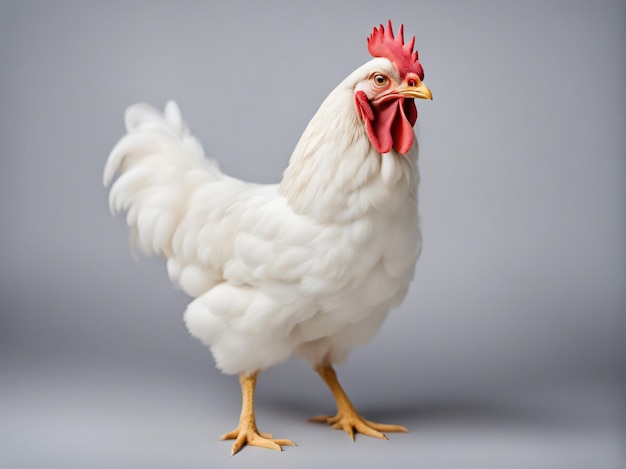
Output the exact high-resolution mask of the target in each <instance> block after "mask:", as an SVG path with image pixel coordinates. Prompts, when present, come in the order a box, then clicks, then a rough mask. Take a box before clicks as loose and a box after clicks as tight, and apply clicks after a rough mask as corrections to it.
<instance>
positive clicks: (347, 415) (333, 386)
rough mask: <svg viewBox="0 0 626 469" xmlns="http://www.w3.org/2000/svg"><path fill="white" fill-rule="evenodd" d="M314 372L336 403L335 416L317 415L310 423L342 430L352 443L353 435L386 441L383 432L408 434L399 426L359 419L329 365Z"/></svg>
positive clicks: (321, 366)
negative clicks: (323, 424)
mask: <svg viewBox="0 0 626 469" xmlns="http://www.w3.org/2000/svg"><path fill="white" fill-rule="evenodd" d="M316 371H317V372H318V374H319V375H320V376H321V378H322V379H323V380H324V382H325V383H326V384H327V385H328V387H329V388H330V390H331V392H332V393H333V396H334V397H335V401H337V415H335V416H329V415H319V416H317V417H311V418H310V419H309V421H310V422H320V423H327V424H329V425H332V426H333V428H335V429H343V430H344V431H345V432H346V433H348V435H350V438H352V441H354V433H355V432H357V433H363V434H364V435H369V436H372V437H375V438H381V439H385V440H386V439H387V436H385V434H384V433H383V432H408V430H407V429H406V428H405V427H403V426H401V425H387V424H384V423H376V422H370V421H369V420H365V419H364V418H363V417H361V416H360V415H359V414H358V413H357V411H356V410H355V409H354V406H353V405H352V403H351V402H350V399H348V396H347V395H346V393H345V392H344V390H343V388H342V387H341V384H339V381H338V380H337V374H336V373H335V370H334V369H333V367H332V366H330V365H320V366H319V367H318V368H317V369H316Z"/></svg>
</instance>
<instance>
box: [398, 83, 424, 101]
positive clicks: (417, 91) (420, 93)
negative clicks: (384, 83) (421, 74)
mask: <svg viewBox="0 0 626 469" xmlns="http://www.w3.org/2000/svg"><path fill="white" fill-rule="evenodd" d="M398 94H401V95H403V96H406V97H408V98H419V99H433V94H432V93H431V92H430V90H429V89H428V86H426V85H425V84H424V83H420V84H419V85H417V86H407V85H403V86H401V87H399V88H398Z"/></svg>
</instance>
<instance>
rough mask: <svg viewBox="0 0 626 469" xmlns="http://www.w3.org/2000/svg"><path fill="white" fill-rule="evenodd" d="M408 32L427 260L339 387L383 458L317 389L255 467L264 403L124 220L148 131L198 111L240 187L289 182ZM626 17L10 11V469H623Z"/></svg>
mask: <svg viewBox="0 0 626 469" xmlns="http://www.w3.org/2000/svg"><path fill="white" fill-rule="evenodd" d="M388 18H391V19H392V21H394V23H395V24H396V25H399V24H400V23H404V24H405V30H406V33H407V35H408V36H410V35H413V34H415V35H416V46H417V48H418V49H419V51H420V59H421V61H422V64H423V66H424V70H425V73H426V77H425V82H426V83H427V85H428V86H429V87H430V88H431V90H432V91H433V94H434V101H432V102H419V103H418V108H419V120H418V123H417V133H418V136H419V139H420V145H421V146H420V148H421V153H420V169H421V173H422V183H421V186H420V192H419V197H420V213H421V216H422V230H423V236H424V247H423V254H422V256H421V259H420V261H419V263H418V268H417V275H416V278H415V281H414V283H413V285H412V288H411V290H410V293H409V295H408V298H407V300H406V302H405V303H404V304H403V305H402V306H401V307H399V308H398V309H397V310H396V311H395V312H393V314H391V315H390V317H389V319H388V321H387V322H386V324H385V326H384V327H383V329H382V331H381V332H380V334H379V335H378V336H377V338H376V339H375V340H374V341H373V342H372V343H370V344H368V345H367V346H364V347H362V348H360V349H357V350H355V352H354V353H353V355H352V356H351V358H350V360H349V361H348V362H347V364H346V365H345V366H342V367H340V368H339V375H340V379H342V381H343V383H344V386H345V388H346V390H347V392H348V394H349V395H350V396H351V397H352V399H353V401H354V402H355V404H356V405H357V407H358V408H359V409H360V410H361V411H362V413H363V414H364V415H365V416H366V417H369V418H372V419H378V420H380V421H383V422H390V423H398V424H403V425H406V426H408V427H409V428H410V429H411V433H408V434H391V435H389V436H390V440H389V441H378V440H374V439H370V438H366V437H359V436H357V441H356V443H352V442H350V440H349V438H348V437H347V436H346V435H345V434H343V433H341V432H336V431H332V430H331V429H329V428H327V427H325V426H320V425H315V424H310V423H307V422H306V418H307V417H308V416H310V415H313V414H319V413H330V412H332V411H334V407H333V405H334V404H333V400H332V397H331V395H330V393H329V392H328V390H327V389H326V387H325V386H324V384H323V383H322V382H321V381H320V380H319V378H318V377H317V376H316V375H315V373H313V372H312V371H311V370H310V369H309V368H308V367H307V365H306V364H304V363H303V362H300V361H297V360H290V361H288V362H286V363H284V364H281V365H279V366H277V367H275V368H273V369H271V370H269V371H268V372H266V373H264V374H263V375H261V377H260V380H259V384H258V394H257V412H258V422H259V425H260V428H261V430H264V431H268V432H273V433H274V434H275V435H276V436H277V437H280V438H291V439H293V440H295V441H296V442H297V443H298V444H299V446H298V447H297V448H286V449H285V451H284V452H283V453H275V452H271V451H266V450H261V449H257V448H246V449H244V451H242V453H241V454H239V455H237V456H236V457H234V458H232V459H231V458H230V457H229V453H230V443H225V442H219V441H217V438H218V436H219V435H220V434H221V433H223V432H226V431H229V430H231V429H232V428H234V427H235V426H236V423H237V419H238V416H239V405H240V395H239V386H238V382H237V379H236V377H232V376H225V375H221V374H220V373H219V372H218V371H217V370H216V369H215V368H214V367H213V363H212V357H211V355H210V353H209V350H208V349H206V348H204V347H203V346H202V345H201V344H200V343H199V342H197V341H195V340H194V339H192V338H191V337H190V336H189V335H188V334H187V332H186V330H185V327H184V324H183V322H182V313H183V311H184V309H185V306H186V304H187V303H188V301H189V298H188V297H186V296H185V295H184V294H183V293H182V292H180V291H178V290H176V289H175V288H174V287H173V286H172V285H171V284H170V282H169V280H168V278H167V275H166V272H165V269H164V264H163V262H162V260H160V259H140V260H135V259H133V257H132V255H131V253H130V250H129V248H128V232H127V229H126V227H125V225H124V220H123V217H118V218H113V217H111V216H110V214H109V211H108V201H107V191H106V190H105V189H104V188H103V187H102V183H101V178H102V169H103V165H104V162H105V159H106V157H107V155H108V153H109V151H110V149H111V148H112V147H113V145H114V144H115V143H116V141H117V139H118V138H119V137H120V136H121V135H122V133H123V120H122V116H123V112H124V109H125V108H126V107H127V106H128V105H130V104H132V103H135V102H138V101H146V102H149V103H152V104H154V105H156V106H159V107H162V106H163V105H164V103H165V102H166V100H168V99H176V100H177V101H178V103H179V104H180V106H181V109H182V111H183V115H184V117H185V118H186V120H187V121H188V123H189V126H190V128H191V129H192V131H193V132H194V133H195V134H196V135H197V136H198V137H199V139H200V140H201V141H202V142H203V143H204V145H205V150H206V152H207V154H209V155H210V156H212V157H214V158H216V159H217V160H218V161H219V163H220V165H221V167H222V169H223V170H224V171H225V172H227V173H228V174H230V175H233V176H236V177H239V178H243V179H247V180H252V181H257V182H267V183H269V182H277V181H279V179H280V177H281V173H282V170H283V169H284V167H285V166H286V164H287V161H288V159H289V156H290V153H291V150H292V149H293V147H294V145H295V144H296V142H297V140H298V138H299V136H300V133H301V132H302V130H303V129H304V127H305V126H306V124H307V122H308V120H309V119H310V118H311V116H312V115H313V114H314V112H315V111H316V109H317V107H318V106H319V104H320V103H321V102H322V100H323V99H324V98H325V96H326V95H327V94H328V93H329V92H330V91H331V90H332V89H333V88H334V86H335V85H336V84H338V83H339V82H340V81H341V80H342V79H343V78H344V77H345V76H346V75H348V74H349V73H350V72H351V71H352V70H354V69H356V68H357V67H358V66H360V65H361V64H362V63H364V62H365V61H367V60H369V58H370V57H369V55H368V53H367V48H366V41H365V39H366V37H367V36H368V35H369V33H370V32H371V29H372V27H373V26H375V25H377V24H378V23H380V22H386V20H387V19H388ZM624 20H625V10H624V5H623V2H620V1H617V0H614V1H613V0H599V1H594V2H591V1H579V0H574V1H569V0H568V1H565V0H562V1H557V0H548V1H539V0H530V1H524V2H519V1H508V0H506V1H496V0H474V1H461V0H444V1H434V0H432V1H420V2H416V1H404V2H403V1H350V2H348V1H315V2H312V1H308V2H304V1H293V2H287V1H285V2H279V1H264V2H252V1H250V2H237V1H233V2H217V1H200V0H198V1H177V2H174V1H119V0H113V1H108V2H88V1H87V2H86V1H66V0H59V1H54V2H50V1H34V0H26V1H20V2H18V1H4V2H1V3H0V116H1V119H2V120H1V125H0V201H1V202H0V223H1V228H0V353H1V359H0V366H1V367H2V369H1V373H0V415H1V417H0V466H1V467H7V468H13V467H16V468H17V467H28V468H30V467H64V468H72V467H77V468H78V467H80V468H84V467H115V468H126V467H128V468H131V467H132V468H141V467H150V468H157V467H164V468H167V467H181V468H209V467H210V468H213V467H272V468H276V467H322V466H326V467H347V466H350V467H375V466H377V467H382V466H386V467H419V468H434V467H440V468H474V467H477V468H483V469H487V468H504V467H506V468H531V467H532V468H537V469H543V468H550V469H551V468H565V467H567V468H589V467H594V468H597V469H613V468H617V467H621V464H622V462H623V453H622V449H621V445H622V441H623V437H622V429H623V427H622V417H623V415H624V414H623V407H622V405H623V403H622V399H623V395H622V391H623V389H622V385H623V382H622V379H621V369H622V359H623V332H624V328H623V324H624V321H623V317H622V313H623V308H624V291H623V290H624V280H625V279H624V259H625V257H624V227H625V220H624V213H625V212H624V201H625V197H624V194H625V192H624V176H625V174H626V173H625V168H624V166H625V165H624V149H625V148H624V143H625V140H624V129H625V122H624V84H625V80H624V65H625V47H624V44H625V41H624V39H625V37H624V29H625V28H624V24H625V22H624Z"/></svg>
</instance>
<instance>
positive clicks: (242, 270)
mask: <svg viewBox="0 0 626 469" xmlns="http://www.w3.org/2000/svg"><path fill="white" fill-rule="evenodd" d="M414 41H415V37H413V38H412V39H411V41H410V42H409V43H408V44H405V42H404V37H403V28H402V26H401V27H400V30H399V32H398V34H397V35H396V36H394V34H393V30H392V25H391V21H389V23H388V25H387V27H386V28H385V27H384V26H383V25H380V27H378V28H374V30H373V32H372V34H371V36H370V37H369V38H368V41H367V42H368V50H369V52H370V54H371V55H372V56H373V57H374V58H373V59H372V60H370V61H369V62H367V63H366V64H364V65H363V66H361V67H360V68H358V69H357V70H355V71H354V72H353V73H351V74H350V75H349V76H348V77H347V78H346V79H345V80H343V81H342V82H341V83H340V84H339V85H338V86H337V87H336V88H335V89H334V90H333V91H332V92H331V94H330V95H329V96H328V97H327V98H326V100H325V101H324V102H323V103H322V105H321V107H320V108H319V110H318V111H317V113H316V114H315V116H314V117H313V119H312V120H311V122H310V123H309V125H308V126H307V128H306V130H305V131H304V133H303V135H302V137H301V138H300V140H299V142H298V144H297V145H296V147H295V149H294V151H293V154H292V156H291V159H290V161H289V165H288V167H287V169H286V170H285V172H284V174H283V179H282V181H281V182H280V184H276V185H261V184H252V183H248V182H243V181H240V180H237V179H234V178H232V177H229V176H227V175H225V174H223V173H222V172H220V170H219V168H218V165H217V163H216V162H215V161H214V160H211V159H207V158H206V157H205V155H204V152H203V150H202V147H201V145H200V143H199V142H198V141H197V140H196V139H195V138H194V137H193V136H192V135H191V134H190V132H189V130H188V128H187V126H186V124H185V123H184V122H183V120H182V118H181V114H180V111H179V109H178V107H177V105H176V104H175V103H174V102H169V103H167V105H166V106H165V112H164V113H161V112H159V111H157V110H155V109H154V108H152V107H150V106H148V105H145V104H138V105H135V106H131V107H130V108H129V109H128V110H127V112H126V118H125V121H126V129H127V134H126V135H124V136H123V137H122V138H121V140H120V141H119V142H118V144H117V145H116V146H115V148H114V149H113V150H112V152H111V154H110V156H109V158H108V160H107V162H106V167H105V170H104V184H105V186H109V185H111V183H113V184H112V186H111V191H110V199H109V200H110V207H111V211H112V212H113V213H117V212H120V211H126V212H127V214H126V221H127V223H128V225H129V226H130V228H131V232H132V236H133V239H134V241H135V242H136V244H137V246H138V247H139V248H140V249H141V250H143V251H146V252H154V253H157V254H159V255H162V256H163V257H165V258H166V259H167V271H168V274H169V276H170V278H171V279H172V281H173V282H175V283H176V284H177V285H179V286H180V287H181V288H182V289H183V290H184V291H185V292H186V293H187V294H189V295H190V296H191V297H193V298H194V299H193V301H191V303H190V304H189V305H188V307H187V309H186V311H185V313H184V320H185V323H186V326H187V328H188V330H189V332H190V333H191V335H192V336H194V337H196V338H198V339H199V340H200V341H201V342H202V343H204V344H205V345H207V346H208V347H210V349H211V352H212V353H213V356H214V358H215V362H216V365H217V367H218V368H219V369H220V370H222V372H224V373H226V374H238V375H239V377H240V383H241V389H242V401H243V402H242V411H241V417H240V420H239V425H238V426H237V428H236V429H235V430H234V431H232V432H230V433H226V434H224V435H222V439H234V440H235V442H234V444H233V446H232V454H234V453H236V452H238V451H239V450H240V449H241V448H242V447H243V446H245V445H246V444H247V445H253V446H261V447H265V448H271V449H275V450H281V449H282V446H285V445H293V444H294V443H293V442H292V441H290V440H286V439H274V438H273V437H272V435H271V434H267V433H261V432H259V431H258V429H257V425H256V421H255V415H254V390H255V385H256V380H257V376H258V375H259V373H260V372H261V371H263V370H265V369H267V368H269V367H271V366H273V365H275V364H277V363H280V362H282V361H283V360H285V359H287V358H288V357H290V356H291V355H297V356H299V357H301V358H303V359H304V360H306V361H308V362H309V363H310V364H311V366H312V367H313V368H314V369H315V370H316V371H317V373H319V375H320V376H321V378H322V379H323V380H324V381H325V382H326V384H327V385H328V387H329V388H330V390H331V392H332V394H333V396H334V398H335V400H336V404H337V413H336V415H334V416H320V417H314V418H313V419H311V420H313V421H316V422H323V423H328V424H330V425H332V426H333V428H338V429H343V430H345V431H346V432H347V433H348V434H349V435H350V437H351V438H352V440H354V433H355V432H360V433H363V434H365V435H369V436H373V437H378V438H386V436H385V435H384V432H396V431H407V430H406V429H405V428H404V427H402V426H399V425H386V424H379V423H374V422H370V421H368V420H365V419H364V418H362V417H361V416H360V415H359V414H358V413H357V411H356V410H355V408H354V406H353V405H352V403H351V402H350V400H349V399H348V397H347V395H346V394H345V392H344V391H343V389H342V387H341V385H340V384H339V381H338V380H337V376H336V374H335V371H334V369H333V365H335V364H337V363H340V362H342V361H344V360H345V359H346V357H347V356H348V354H349V352H350V351H351V350H352V348H353V347H355V346H356V345H359V344H364V343H366V342H368V341H370V340H371V339H372V338H373V337H374V335H375V334H376V333H377V331H378V330H379V328H380V327H381V325H382V323H383V321H384V320H385V317H386V316H387V314H388V312H389V310H390V309H391V308H393V307H395V306H398V305H399V304H400V303H401V302H402V300H403V299H404V297H405V295H406V293H407V290H408V287H409V283H410V281H411V279H412V277H413V273H414V269H415V263H416V260H417V257H418V255H419V252H420V246H421V235H420V231H419V228H418V214H417V183H418V171H417V167H416V164H417V143H416V142H415V135H414V132H413V126H414V124H415V122H416V120H417V110H416V106H415V103H414V98H421V99H432V95H431V92H430V90H429V89H428V88H427V87H426V85H424V84H423V83H422V80H423V78H424V72H423V69H422V66H421V64H420V62H419V60H418V54H417V51H413V45H414ZM116 175H118V177H117V179H116V178H115V176H116Z"/></svg>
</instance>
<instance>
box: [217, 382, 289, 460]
mask: <svg viewBox="0 0 626 469" xmlns="http://www.w3.org/2000/svg"><path fill="white" fill-rule="evenodd" d="M258 375H259V373H258V372H257V373H253V374H251V375H245V374H243V373H242V374H241V375H240V376H239V382H240V383H241V395H242V403H241V417H240V418H239V426H238V427H237V428H235V429H234V430H233V431H232V432H229V433H224V434H223V435H222V436H221V437H220V440H235V443H233V449H232V452H231V456H232V455H234V454H236V453H238V452H239V451H241V448H243V447H244V446H245V445H250V446H260V447H261V448H269V449H273V450H276V451H282V450H283V449H282V448H281V446H296V444H295V443H294V442H293V441H291V440H278V439H275V438H272V434H271V433H261V432H259V430H258V429H257V427H256V420H255V418H254V388H255V386H256V379H257V377H258Z"/></svg>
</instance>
